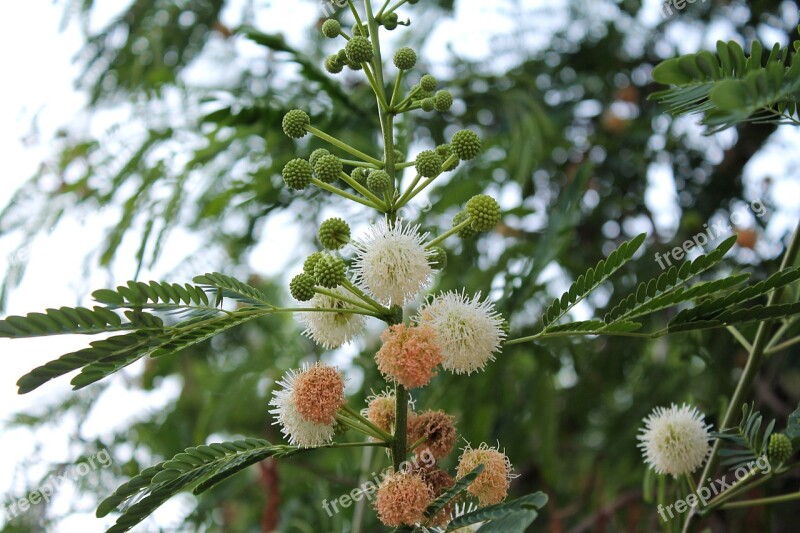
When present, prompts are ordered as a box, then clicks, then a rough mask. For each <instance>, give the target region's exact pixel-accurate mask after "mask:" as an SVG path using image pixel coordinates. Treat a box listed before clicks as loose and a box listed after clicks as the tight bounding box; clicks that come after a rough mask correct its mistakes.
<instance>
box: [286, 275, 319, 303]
mask: <svg viewBox="0 0 800 533" xmlns="http://www.w3.org/2000/svg"><path fill="white" fill-rule="evenodd" d="M314 285H315V281H314V278H313V276H311V275H309V274H306V273H305V272H303V273H302V274H298V275H296V276H295V277H293V278H292V281H290V282H289V292H290V293H292V298H294V299H295V300H297V301H298V302H307V301H309V300H310V299H311V298H313V297H314Z"/></svg>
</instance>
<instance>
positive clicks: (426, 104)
mask: <svg viewBox="0 0 800 533" xmlns="http://www.w3.org/2000/svg"><path fill="white" fill-rule="evenodd" d="M419 107H420V108H421V109H422V110H423V111H426V112H428V113H430V112H431V111H433V110H434V109H435V108H436V100H434V99H433V98H424V99H422V100H421V101H420V103H419Z"/></svg>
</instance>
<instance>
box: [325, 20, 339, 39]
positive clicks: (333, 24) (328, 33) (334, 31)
mask: <svg viewBox="0 0 800 533" xmlns="http://www.w3.org/2000/svg"><path fill="white" fill-rule="evenodd" d="M341 31H342V25H341V24H339V21H338V20H336V19H328V20H326V21H325V22H324V23H323V24H322V35H324V36H325V37H327V38H328V39H335V38H337V37H338V36H339V33H340V32H341Z"/></svg>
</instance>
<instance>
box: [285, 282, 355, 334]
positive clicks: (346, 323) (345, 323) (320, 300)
mask: <svg viewBox="0 0 800 533" xmlns="http://www.w3.org/2000/svg"><path fill="white" fill-rule="evenodd" d="M330 290H331V292H334V293H336V294H341V295H342V296H344V297H348V296H350V293H349V292H347V289H345V288H344V287H337V288H335V289H330ZM309 307H313V308H317V309H342V310H345V311H349V310H354V309H356V308H355V306H353V305H351V304H349V303H347V302H343V301H342V300H339V299H337V298H333V297H331V296H328V295H325V294H315V295H314V297H313V298H312V299H311V300H310V301H309ZM298 319H299V320H300V322H301V323H302V324H303V325H304V326H305V327H306V329H305V331H304V332H303V333H304V334H305V335H306V336H308V337H309V338H311V339H312V340H313V341H314V342H316V343H317V344H319V345H321V346H323V347H324V348H327V349H332V348H338V347H340V346H342V345H343V344H346V343H348V342H350V341H351V340H353V338H355V337H357V336H358V335H359V334H361V332H362V331H363V329H364V315H360V314H358V313H352V312H342V313H334V312H328V311H325V312H322V311H306V312H302V313H298Z"/></svg>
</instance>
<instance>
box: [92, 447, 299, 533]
mask: <svg viewBox="0 0 800 533" xmlns="http://www.w3.org/2000/svg"><path fill="white" fill-rule="evenodd" d="M301 451H302V450H299V449H297V448H293V447H291V446H274V445H272V444H270V443H269V442H268V441H266V440H262V439H254V438H247V439H244V440H237V441H233V442H222V443H215V444H210V445H207V446H205V445H204V446H197V447H194V448H187V449H186V450H184V451H183V452H182V453H179V454H177V455H175V456H174V457H173V458H172V459H170V460H168V461H164V462H162V463H159V464H157V465H155V466H152V467H150V468H147V469H145V470H143V471H142V472H141V473H140V474H139V475H137V476H135V477H133V478H132V479H131V480H130V481H128V482H127V483H125V484H124V485H122V486H121V487H119V488H118V489H117V491H116V492H114V494H112V495H111V496H109V497H108V498H106V499H105V500H104V501H103V502H102V503H101V504H100V506H99V507H98V508H97V516H98V517H103V516H106V515H107V514H108V513H110V512H112V511H114V510H115V509H117V508H119V507H120V506H122V505H123V504H125V503H126V502H128V504H129V505H127V506H125V507H124V508H122V515H121V516H120V517H119V518H118V519H117V522H116V524H115V525H114V526H112V527H111V528H110V529H108V533H122V532H124V531H129V530H130V529H131V528H133V527H134V526H136V524H138V523H139V522H141V521H142V520H144V519H145V518H147V516H149V515H150V514H151V513H152V512H153V511H155V510H156V509H157V508H158V507H160V506H161V505H162V504H163V503H164V502H166V501H167V500H168V499H170V498H171V497H172V496H174V495H175V494H178V493H179V492H182V491H184V490H187V489H191V490H192V491H193V492H194V494H200V493H202V492H204V491H206V490H208V489H210V488H211V487H213V486H214V485H216V484H217V483H219V482H221V481H224V480H225V479H227V478H228V477H230V476H232V475H234V474H236V473H237V472H239V471H241V470H243V469H244V468H247V467H248V466H250V465H252V464H255V463H257V462H259V461H263V460H264V459H267V458H268V457H288V456H290V455H294V454H296V453H299V452H301Z"/></svg>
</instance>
